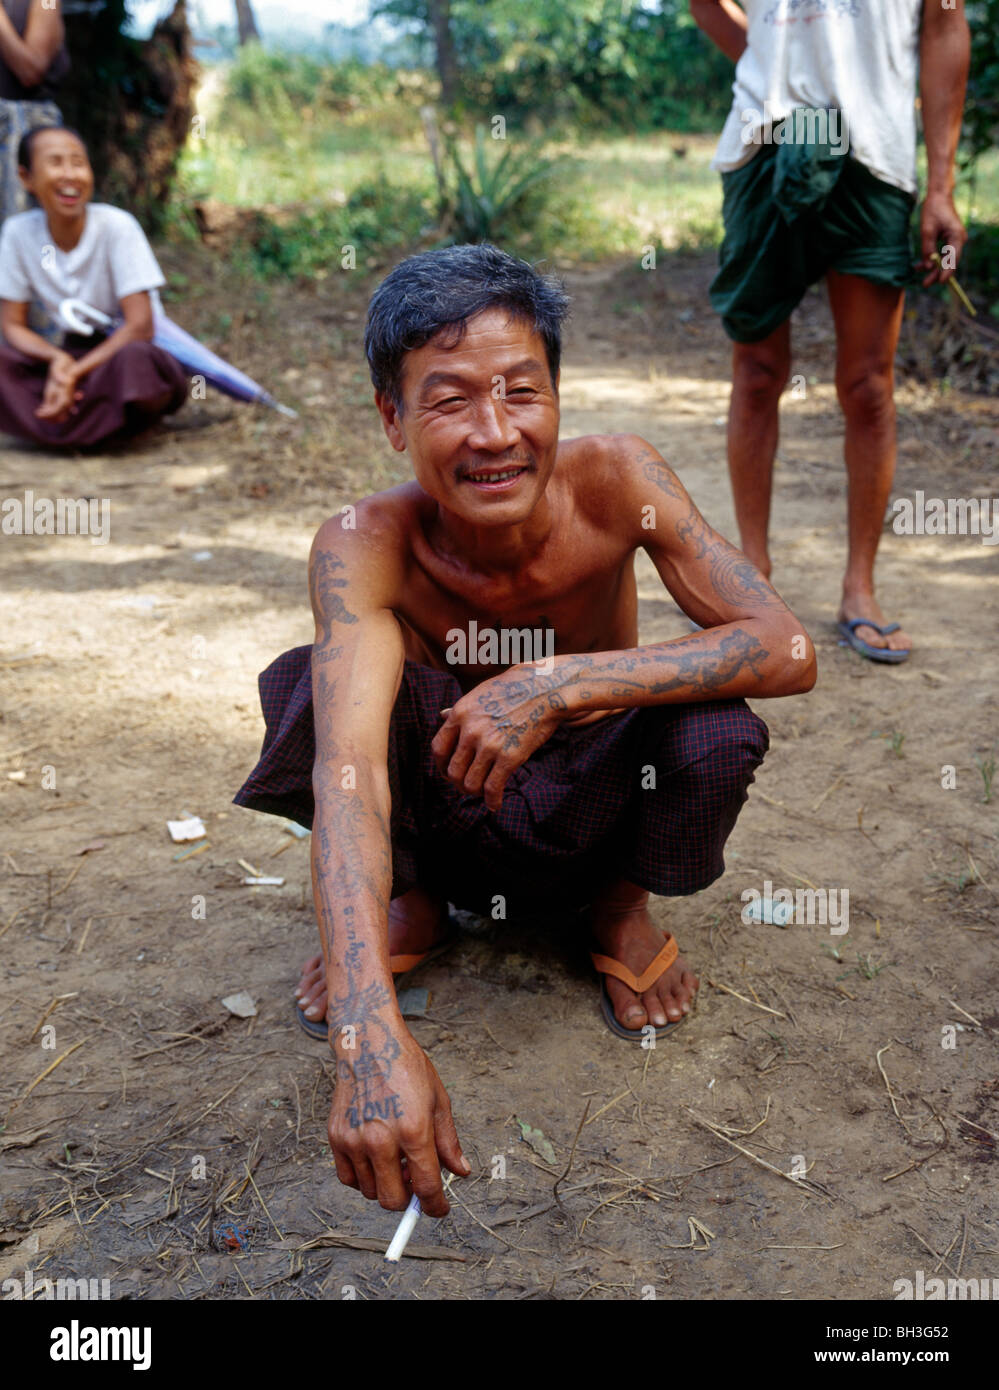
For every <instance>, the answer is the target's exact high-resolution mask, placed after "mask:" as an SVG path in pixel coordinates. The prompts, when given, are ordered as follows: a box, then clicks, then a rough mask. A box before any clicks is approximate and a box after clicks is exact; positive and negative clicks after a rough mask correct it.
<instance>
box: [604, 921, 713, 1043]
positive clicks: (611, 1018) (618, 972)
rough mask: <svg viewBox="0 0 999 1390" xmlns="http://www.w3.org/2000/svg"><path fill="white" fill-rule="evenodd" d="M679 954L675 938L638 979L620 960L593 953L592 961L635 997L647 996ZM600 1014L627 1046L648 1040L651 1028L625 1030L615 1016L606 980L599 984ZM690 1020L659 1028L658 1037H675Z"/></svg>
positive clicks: (671, 939)
mask: <svg viewBox="0 0 999 1390" xmlns="http://www.w3.org/2000/svg"><path fill="white" fill-rule="evenodd" d="M679 954H680V948H679V946H678V945H677V944H676V938H675V937H673V936H671V937H670V938H669V940H668V941H667V942H666V943H665V945H664V946H663V948H662V950H661V951H660V952H659V954H658V955H657V956H655V957H654V958H653V959H652V960H651V961H649V963H648V965H647V966H646V967H645V969H644V970H643V971H642V973H641V975H635V974H634V973H633V972H632V971H630V970H629V969H628V967H627V966H626V965H623V964H622V963H621V961H619V960H614V958H613V957H612V956H601V955H597V954H595V953H594V952H592V951H591V952H590V960H592V962H593V964H594V966H595V967H596V969H597V970H598V971H599V972H600V974H601V975H602V976H607V975H613V976H614V978H615V980H620V981H621V983H622V984H625V985H627V986H628V988H629V989H633V990H634V991H635V993H636V994H644V993H645V991H646V990H647V989H650V988H651V987H652V986H653V985H654V984H655V982H656V981H657V980H658V979H659V978H660V976H662V975H665V973H666V971H667V970H668V969H669V968H670V966H671V965H672V964H673V962H674V961H675V960H676V958H677V956H678V955H679ZM600 1010H601V1012H602V1014H603V1016H604V1022H605V1023H606V1024H607V1027H608V1028H609V1029H610V1030H611V1032H612V1033H615V1034H616V1035H617V1036H618V1037H619V1038H625V1039H627V1041H628V1042H637V1043H641V1042H644V1041H645V1039H646V1038H647V1037H648V1033H647V1032H646V1029H647V1028H648V1026H649V1025H648V1024H644V1025H643V1026H642V1027H641V1028H625V1026H624V1024H623V1023H619V1022H618V1020H617V1018H616V1017H615V1015H614V1005H613V1004H612V1003H611V997H610V994H609V993H608V991H607V981H606V979H601V981H600ZM689 1017H690V1015H689V1014H688V1015H686V1017H684V1018H678V1019H677V1020H676V1021H675V1022H674V1023H666V1024H664V1025H662V1026H661V1027H659V1028H656V1030H655V1037H656V1038H665V1036H666V1034H667V1033H672V1032H673V1031H674V1030H675V1029H677V1028H679V1027H680V1025H681V1024H682V1023H686V1021H687V1018H689Z"/></svg>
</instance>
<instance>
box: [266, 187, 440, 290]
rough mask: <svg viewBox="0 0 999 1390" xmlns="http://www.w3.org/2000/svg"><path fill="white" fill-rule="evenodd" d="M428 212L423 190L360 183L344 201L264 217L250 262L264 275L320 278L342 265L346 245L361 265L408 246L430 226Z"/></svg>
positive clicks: (271, 277) (267, 277)
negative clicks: (284, 214) (337, 205)
mask: <svg viewBox="0 0 999 1390" xmlns="http://www.w3.org/2000/svg"><path fill="white" fill-rule="evenodd" d="M428 218H429V212H428V208H427V204H426V200H425V199H424V197H423V195H422V194H421V193H420V192H419V190H417V189H414V188H408V187H398V186H393V185H392V184H390V183H388V182H387V181H386V180H385V179H384V178H372V179H369V180H366V181H365V182H364V183H361V184H359V185H358V186H357V187H356V188H355V189H354V191H353V193H351V195H350V197H349V198H348V199H347V201H346V203H344V204H343V205H342V206H340V207H336V206H332V207H331V206H328V205H324V206H320V207H313V208H307V209H305V210H304V211H300V212H297V213H293V214H291V215H290V216H288V217H287V218H280V219H278V218H274V217H267V218H263V219H262V223H261V227H260V230H258V232H257V233H256V235H255V236H254V238H253V242H252V245H251V247H250V248H249V262H250V265H249V268H250V269H251V270H252V271H253V272H254V273H255V274H256V275H258V276H260V277H261V278H263V279H276V278H287V277H292V278H294V277H299V276H316V277H318V278H322V277H323V276H324V275H325V274H327V273H328V272H329V271H330V270H335V271H339V270H340V268H341V255H342V248H343V247H345V246H353V247H354V248H355V255H356V261H357V264H358V266H363V265H364V263H365V262H368V261H377V260H379V259H382V258H383V257H384V256H386V255H388V254H389V253H390V252H392V251H394V250H397V249H398V248H400V247H405V248H408V247H410V246H411V245H413V244H414V243H415V242H417V241H418V240H419V238H420V236H421V234H422V233H424V232H425V231H426V230H427V223H428Z"/></svg>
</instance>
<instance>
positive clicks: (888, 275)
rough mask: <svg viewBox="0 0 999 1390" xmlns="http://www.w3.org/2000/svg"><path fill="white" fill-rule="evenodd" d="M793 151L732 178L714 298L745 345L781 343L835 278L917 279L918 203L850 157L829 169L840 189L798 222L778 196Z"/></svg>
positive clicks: (726, 179) (725, 185) (765, 150)
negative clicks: (783, 164)
mask: <svg viewBox="0 0 999 1390" xmlns="http://www.w3.org/2000/svg"><path fill="white" fill-rule="evenodd" d="M789 150H790V147H789V146H787V145H763V146H762V147H761V148H760V151H759V153H758V154H755V155H754V156H753V158H752V159H751V160H750V161H749V163H748V164H744V165H743V166H742V167H741V168H740V169H732V170H730V171H729V172H728V173H724V174H722V191H723V194H724V199H723V203H722V217H723V219H724V222H725V239H724V241H723V242H722V246H721V251H720V253H719V258H718V259H719V266H718V274H717V275H716V276H715V278H714V280H713V281H712V282H711V290H710V294H711V303H712V305H713V306H714V308H715V310H716V312H717V313H719V314H720V315H721V318H722V324H723V326H724V328H725V332H726V333H727V334H728V336H729V337H730V338H731V339H733V341H734V342H737V343H757V342H759V341H760V339H761V338H766V337H767V336H768V335H769V334H771V333H772V332H773V331H774V329H775V328H777V327H779V326H780V324H782V323H783V322H784V320H785V319H786V318H789V317H790V314H791V311H792V310H793V309H794V308H795V306H796V305H797V304H799V303H800V301H801V299H802V297H803V295H804V293H805V291H806V290H807V289H808V287H809V285H813V284H814V283H815V282H816V280H820V279H821V278H822V276H823V275H825V273H826V271H827V270H837V271H839V272H840V273H841V274H843V275H862V276H863V277H864V279H865V280H871V281H873V282H874V283H875V284H878V285H894V286H897V287H899V288H902V287H904V286H905V285H908V284H910V283H911V282H912V279H913V257H912V249H911V246H910V242H909V222H910V219H911V215H912V210H913V208H914V207H915V204H916V200H915V198H914V197H913V196H912V194H910V193H906V192H905V191H904V190H903V189H901V188H895V187H894V186H893V185H892V184H888V183H885V182H884V181H883V180H882V179H879V178H876V177H875V176H874V175H873V174H872V173H871V172H870V171H869V170H868V169H866V168H865V167H864V165H863V164H860V163H859V162H858V161H857V160H855V159H853V158H852V157H851V156H850V155H843V156H840V157H839V158H837V160H836V162H835V165H834V166H830V165H829V163H828V161H826V165H827V169H828V168H829V167H833V168H834V170H835V173H834V177H833V178H832V179H829V178H828V177H827V179H826V183H829V182H831V183H832V188H831V190H829V191H826V190H825V188H824V189H823V192H822V194H821V196H820V197H819V198H818V199H817V201H816V202H815V203H814V204H813V205H812V206H810V207H807V208H806V209H805V210H804V211H800V212H799V213H798V215H797V216H795V217H794V220H793V221H790V222H789V221H788V220H787V216H786V214H785V213H784V212H782V211H781V208H780V207H779V206H778V203H777V200H776V198H775V196H774V181H775V174H776V173H777V157H778V154H779V152H780V151H789ZM795 158H796V156H795V154H793V153H790V152H789V154H788V156H787V159H788V160H793V159H795Z"/></svg>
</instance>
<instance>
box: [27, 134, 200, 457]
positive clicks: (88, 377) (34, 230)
mask: <svg viewBox="0 0 999 1390" xmlns="http://www.w3.org/2000/svg"><path fill="white" fill-rule="evenodd" d="M18 161H19V165H20V176H21V180H22V182H23V183H24V186H25V188H26V189H27V190H28V191H29V192H30V193H32V194H34V196H35V197H36V198H37V200H38V202H39V204H40V207H38V208H34V209H32V210H31V211H29V212H23V213H19V214H17V216H15V217H11V218H8V220H7V221H6V222H5V223H4V227H3V232H2V234H0V333H2V335H3V343H2V344H0V432H3V433H6V434H12V435H16V436H17V437H18V438H20V439H26V440H30V441H33V442H35V443H38V444H44V445H49V446H56V447H63V446H70V447H73V448H80V447H83V446H86V445H94V444H103V443H107V442H111V441H116V440H121V439H126V438H128V437H130V436H132V435H135V434H138V433H139V432H141V431H142V430H145V429H148V428H149V426H150V425H152V424H155V423H156V421H157V420H159V419H160V418H161V417H162V416H163V415H166V414H170V413H171V412H173V411H175V410H179V409H180V407H181V406H182V405H183V403H184V400H185V398H186V396H187V376H186V374H185V372H184V370H183V368H182V367H181V366H180V364H179V363H178V362H177V361H176V359H175V358H173V357H171V356H170V354H169V353H167V352H164V351H163V350H162V349H161V348H158V347H156V346H154V344H153V342H152V337H153V324H154V313H155V311H156V309H157V308H158V305H159V296H158V295H157V290H158V289H159V287H160V286H161V285H164V284H165V283H166V281H165V280H164V278H163V273H162V271H161V270H160V268H159V266H158V265H157V263H156V258H155V256H154V255H153V253H152V250H151V248H150V246H149V243H148V241H147V240H146V237H145V235H144V233H143V231H142V228H141V227H140V226H139V224H138V222H137V221H136V220H135V218H134V217H133V216H132V215H131V213H128V212H125V211H124V210H122V209H121V208H114V207H109V206H108V205H107V204H104V203H91V202H90V198H91V195H92V193H93V189H94V175H93V170H92V169H91V167H90V160H89V157H88V155H87V149H86V146H85V145H84V143H83V141H82V140H81V138H80V136H79V135H77V134H76V132H75V131H72V130H69V129H66V128H64V127H61V126H43V127H40V128H39V129H37V130H34V131H31V132H29V134H27V135H26V136H25V137H24V139H23V140H22V141H21V146H20V150H19V155H18ZM67 300H74V301H78V303H80V304H82V305H86V306H87V307H88V308H90V309H94V310H96V311H98V313H99V314H101V315H104V316H105V321H107V320H110V321H114V320H120V325H119V326H118V327H116V328H114V329H113V331H111V332H110V333H109V335H108V336H106V337H102V336H101V335H99V334H98V335H95V336H93V337H87V336H83V335H80V334H79V333H76V332H74V331H73V327H74V324H73V320H72V319H71V318H70V319H68V318H67V316H66V314H65V313H64V312H63V305H64V304H65V303H66V301H67ZM32 308H34V309H35V312H36V314H37V313H39V312H40V313H41V315H42V316H43V318H44V319H45V320H46V321H47V322H48V323H49V324H50V325H51V328H50V332H51V335H52V336H51V337H48V336H43V335H42V334H41V333H38V332H35V330H34V329H33V328H31V327H29V322H28V316H29V313H30V312H31V310H32ZM77 312H79V311H77ZM67 330H68V331H67Z"/></svg>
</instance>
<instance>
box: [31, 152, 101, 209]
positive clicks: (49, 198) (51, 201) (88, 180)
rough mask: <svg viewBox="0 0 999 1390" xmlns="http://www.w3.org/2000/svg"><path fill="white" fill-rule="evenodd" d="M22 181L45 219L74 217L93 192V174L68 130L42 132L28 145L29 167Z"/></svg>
mask: <svg viewBox="0 0 999 1390" xmlns="http://www.w3.org/2000/svg"><path fill="white" fill-rule="evenodd" d="M22 182H23V183H24V186H25V188H27V190H28V192H29V193H33V194H34V195H35V197H36V198H37V199H38V201H39V203H41V205H42V207H43V208H44V210H45V213H46V214H47V216H49V217H51V216H52V215H53V214H56V215H58V216H59V217H63V218H71V219H73V218H76V217H78V216H82V215H83V212H84V210H85V208H86V206H87V203H88V201H89V200H90V197H91V194H92V193H93V191H94V171H93V170H92V169H91V167H90V160H89V158H88V157H87V151H86V148H85V147H84V145H83V143H82V142H81V140H80V139H79V137H78V136H76V135H72V134H70V132H69V131H68V130H45V131H43V132H42V133H41V134H40V135H36V136H35V138H34V140H33V141H32V142H31V168H30V169H29V170H27V171H26V172H24V173H22Z"/></svg>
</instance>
